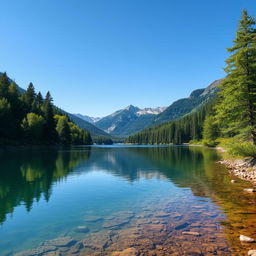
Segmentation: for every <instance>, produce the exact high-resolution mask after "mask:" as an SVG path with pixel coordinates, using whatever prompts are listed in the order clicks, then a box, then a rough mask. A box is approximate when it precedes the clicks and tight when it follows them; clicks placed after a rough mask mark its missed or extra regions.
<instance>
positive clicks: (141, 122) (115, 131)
mask: <svg viewBox="0 0 256 256" xmlns="http://www.w3.org/2000/svg"><path fill="white" fill-rule="evenodd" d="M220 82H221V79H220V80H216V81H214V82H213V83H211V84H210V85H209V86H208V87H206V88H203V89H197V90H194V91H192V92H191V94H190V96H189V97H188V98H183V99H179V100H177V101H175V102H173V103H172V104H171V105H170V106H169V107H167V108H166V107H158V108H144V109H140V108H138V107H134V106H133V105H130V106H128V107H126V108H124V109H121V110H118V111H116V112H114V113H113V114H111V115H108V116H106V117H103V118H101V119H100V120H99V121H97V122H95V123H94V124H95V125H96V126H97V127H98V128H100V129H101V130H104V131H105V132H107V133H109V134H110V135H113V136H119V137H127V136H130V135H132V134H135V133H137V132H140V131H142V130H144V129H145V128H148V127H150V126H154V125H158V124H162V123H164V122H167V121H171V120H175V119H179V118H181V117H182V116H184V115H186V114H188V113H190V112H191V111H192V110H193V109H195V108H197V107H199V106H200V105H201V104H203V103H204V102H207V101H208V100H209V99H211V98H213V97H214V96H215V95H216V92H217V91H218V85H219V84H220Z"/></svg>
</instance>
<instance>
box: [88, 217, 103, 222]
mask: <svg viewBox="0 0 256 256" xmlns="http://www.w3.org/2000/svg"><path fill="white" fill-rule="evenodd" d="M100 220H103V218H102V217H100V216H86V217H85V218H84V221H86V222H97V221H100Z"/></svg>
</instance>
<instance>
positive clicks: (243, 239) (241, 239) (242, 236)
mask: <svg viewBox="0 0 256 256" xmlns="http://www.w3.org/2000/svg"><path fill="white" fill-rule="evenodd" d="M240 241H241V242H246V243H253V242H255V240H254V239H253V238H251V237H249V236H244V235H240Z"/></svg>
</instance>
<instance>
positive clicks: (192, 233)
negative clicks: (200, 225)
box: [182, 231, 201, 236]
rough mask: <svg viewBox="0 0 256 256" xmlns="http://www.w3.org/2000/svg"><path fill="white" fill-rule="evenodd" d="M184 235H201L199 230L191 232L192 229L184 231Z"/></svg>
mask: <svg viewBox="0 0 256 256" xmlns="http://www.w3.org/2000/svg"><path fill="white" fill-rule="evenodd" d="M182 234H183V235H191V236H201V234H200V233H198V232H190V231H184V232H182Z"/></svg>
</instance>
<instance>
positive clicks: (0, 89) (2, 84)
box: [0, 73, 10, 98]
mask: <svg viewBox="0 0 256 256" xmlns="http://www.w3.org/2000/svg"><path fill="white" fill-rule="evenodd" d="M9 85H10V82H9V79H8V76H7V74H6V73H3V74H2V75H1V76H0V98H2V97H5V98H7V95H8V87H9Z"/></svg>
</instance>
